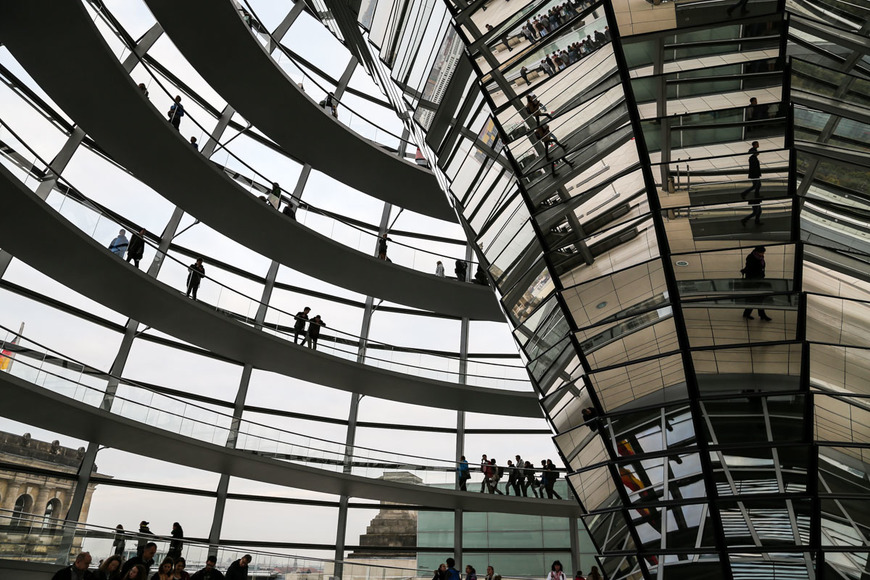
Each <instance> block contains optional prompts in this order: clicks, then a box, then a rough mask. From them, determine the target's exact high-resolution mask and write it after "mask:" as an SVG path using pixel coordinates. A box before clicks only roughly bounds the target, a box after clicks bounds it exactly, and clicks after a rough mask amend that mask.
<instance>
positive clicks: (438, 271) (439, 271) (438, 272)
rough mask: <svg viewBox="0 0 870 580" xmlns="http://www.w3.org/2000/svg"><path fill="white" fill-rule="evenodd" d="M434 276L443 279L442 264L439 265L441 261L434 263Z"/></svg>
mask: <svg viewBox="0 0 870 580" xmlns="http://www.w3.org/2000/svg"><path fill="white" fill-rule="evenodd" d="M435 275H436V276H438V277H439V278H443V277H444V264H442V263H441V260H438V261H437V262H435Z"/></svg>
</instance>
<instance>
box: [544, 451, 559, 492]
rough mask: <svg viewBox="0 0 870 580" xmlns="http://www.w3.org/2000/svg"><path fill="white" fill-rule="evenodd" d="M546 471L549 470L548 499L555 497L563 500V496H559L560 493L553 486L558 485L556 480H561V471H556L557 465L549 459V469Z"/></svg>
mask: <svg viewBox="0 0 870 580" xmlns="http://www.w3.org/2000/svg"><path fill="white" fill-rule="evenodd" d="M546 469H547V487H546V489H547V497H548V498H549V499H553V496H554V495H555V496H556V499H562V496H561V495H559V493H558V492H557V491H556V490H555V489H553V486H554V485H556V480H557V479H559V470H558V469H556V465H555V464H554V463H553V462H552V461H550V460H549V459H548V460H547V468H546Z"/></svg>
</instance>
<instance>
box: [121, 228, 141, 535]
mask: <svg viewBox="0 0 870 580" xmlns="http://www.w3.org/2000/svg"><path fill="white" fill-rule="evenodd" d="M144 252H145V228H142V229H141V230H139V233H138V234H133V235H132V236H130V245H129V246H127V262H130V260H133V265H134V266H136V267H137V268H138V267H139V260H141V259H142V254H143V253H144ZM122 529H123V528H122Z"/></svg>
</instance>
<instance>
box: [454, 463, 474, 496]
mask: <svg viewBox="0 0 870 580" xmlns="http://www.w3.org/2000/svg"><path fill="white" fill-rule="evenodd" d="M456 477H457V479H458V480H459V491H468V488H467V487H466V485H465V484H466V482H467V481H468V480H469V479H471V469H469V467H468V461H467V460H466V459H465V456H464V455H463V456H461V457H460V458H459V467H457V468H456Z"/></svg>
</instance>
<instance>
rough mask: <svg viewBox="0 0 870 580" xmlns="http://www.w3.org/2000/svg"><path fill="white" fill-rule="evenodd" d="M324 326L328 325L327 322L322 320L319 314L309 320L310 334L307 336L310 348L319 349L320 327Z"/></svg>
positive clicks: (306, 339) (306, 342)
mask: <svg viewBox="0 0 870 580" xmlns="http://www.w3.org/2000/svg"><path fill="white" fill-rule="evenodd" d="M323 326H326V323H325V322H323V320H321V318H320V315H319V314H318V315H317V316H315V317H314V318H313V319H311V320H310V321H309V322H308V335H307V336H306V337H305V344H307V345H308V348H311V349H314V350H317V339H318V338H320V329H321V327H323Z"/></svg>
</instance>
